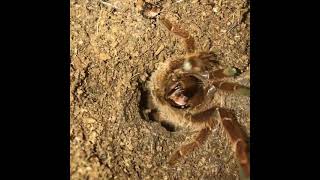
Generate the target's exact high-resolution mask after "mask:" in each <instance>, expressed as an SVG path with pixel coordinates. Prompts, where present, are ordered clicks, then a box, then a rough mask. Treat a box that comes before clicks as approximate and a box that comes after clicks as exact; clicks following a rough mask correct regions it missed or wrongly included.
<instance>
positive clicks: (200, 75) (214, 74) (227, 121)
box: [145, 18, 250, 177]
mask: <svg viewBox="0 0 320 180" xmlns="http://www.w3.org/2000/svg"><path fill="white" fill-rule="evenodd" d="M160 21H161V22H162V23H163V24H164V25H165V27H166V28H167V29H169V30H170V31H171V32H173V33H174V34H176V35H178V36H180V37H182V38H183V39H184V42H185V45H186V49H187V53H186V55H185V56H184V57H180V58H176V59H172V60H166V61H165V62H163V63H162V64H160V65H159V67H158V68H157V70H156V71H155V72H154V73H153V74H152V76H151V77H150V81H149V82H148V84H147V85H148V89H149V91H150V96H149V98H151V100H150V102H149V103H150V104H149V109H148V110H146V111H145V113H148V115H149V117H150V116H151V117H153V118H154V119H156V120H158V121H160V122H161V123H164V124H170V125H173V126H175V127H182V128H190V129H191V130H192V131H195V132H197V134H196V136H195V138H194V140H193V141H192V142H189V143H187V144H185V145H182V146H181V147H180V148H179V149H178V150H177V151H176V152H174V153H173V154H172V155H171V157H170V158H169V164H170V165H174V164H175V163H177V161H178V160H179V159H181V158H182V157H183V156H186V155H188V154H189V153H191V152H192V151H193V150H194V149H195V148H197V147H199V146H200V145H201V144H203V143H204V142H205V141H206V139H207V138H208V136H209V135H210V132H211V130H212V129H213V128H214V126H215V125H217V123H221V124H222V126H223V128H224V131H225V132H226V133H227V134H228V137H229V139H230V142H231V144H232V147H233V151H234V152H235V156H236V158H237V159H238V160H239V163H240V167H241V169H242V172H244V174H245V175H246V177H249V174H250V162H249V161H250V159H249V144H248V137H247V136H246V134H245V133H244V131H243V130H242V129H241V128H240V125H239V124H238V123H237V121H236V119H235V116H234V115H233V113H232V111H231V110H228V109H225V108H220V107H218V106H215V105H212V99H213V97H214V95H215V92H216V91H218V90H221V91H224V92H238V93H240V94H243V95H247V96H249V94H250V89H249V88H248V87H245V86H242V85H240V84H236V83H231V82H226V81H225V80H226V79H227V78H228V77H234V76H235V75H236V74H237V70H236V69H235V68H231V67H228V68H219V65H218V62H217V61H216V58H215V56H214V54H213V53H210V52H195V43H194V39H193V37H191V36H190V35H189V33H188V32H187V31H185V30H183V29H182V28H180V27H179V26H178V25H175V24H172V23H171V22H170V21H169V20H167V19H165V18H161V19H160Z"/></svg>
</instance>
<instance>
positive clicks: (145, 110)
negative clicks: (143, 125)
mask: <svg viewBox="0 0 320 180" xmlns="http://www.w3.org/2000/svg"><path fill="white" fill-rule="evenodd" d="M138 86H139V89H140V93H141V95H140V102H139V113H140V116H141V118H142V119H143V120H145V121H148V122H159V121H158V120H157V117H155V113H156V112H157V110H156V109H153V108H152V107H151V102H150V101H151V98H150V92H149V91H148V89H147V87H146V86H145V84H144V83H141V82H138ZM160 125H161V126H162V127H164V128H165V129H166V130H167V131H170V132H175V131H176V128H175V127H174V126H173V125H172V124H170V123H167V122H160Z"/></svg>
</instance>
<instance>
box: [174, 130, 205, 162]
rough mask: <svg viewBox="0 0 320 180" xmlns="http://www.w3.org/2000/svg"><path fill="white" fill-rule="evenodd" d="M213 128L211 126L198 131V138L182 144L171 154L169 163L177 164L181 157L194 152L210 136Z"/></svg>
mask: <svg viewBox="0 0 320 180" xmlns="http://www.w3.org/2000/svg"><path fill="white" fill-rule="evenodd" d="M210 132H211V130H210V128H205V129H202V130H200V131H199V132H198V134H197V136H196V138H195V139H194V140H193V141H192V142H191V143H188V144H185V145H182V146H181V147H180V148H179V149H178V150H177V151H176V152H174V153H173V155H171V157H170V158H169V165H170V166H173V165H175V164H176V163H177V162H178V161H179V160H180V159H181V158H183V157H184V156H187V155H188V154H190V153H191V152H193V151H194V150H195V149H196V148H198V147H199V146H201V145H202V144H203V143H204V142H205V141H206V140H207V138H208V135H209V134H210Z"/></svg>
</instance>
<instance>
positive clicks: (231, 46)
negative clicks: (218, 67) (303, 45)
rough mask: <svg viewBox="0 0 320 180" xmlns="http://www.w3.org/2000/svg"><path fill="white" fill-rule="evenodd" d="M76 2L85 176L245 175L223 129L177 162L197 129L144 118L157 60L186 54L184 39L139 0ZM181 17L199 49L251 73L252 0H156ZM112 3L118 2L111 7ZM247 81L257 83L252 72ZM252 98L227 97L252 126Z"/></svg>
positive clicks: (75, 98)
mask: <svg viewBox="0 0 320 180" xmlns="http://www.w3.org/2000/svg"><path fill="white" fill-rule="evenodd" d="M102 2H104V1H100V0H91V1H89V0H71V2H70V5H71V19H70V23H71V24H70V28H71V35H70V41H71V49H70V53H71V55H70V56H71V65H70V69H71V74H70V78H71V85H70V87H71V92H70V98H71V102H70V108H71V109H70V111H71V113H70V116H71V117H70V118H71V119H70V134H71V137H70V164H71V169H70V170H71V178H72V179H74V180H76V179H239V175H238V168H239V167H238V165H237V162H236V160H235V159H234V156H233V153H232V151H231V147H230V145H229V144H228V139H227V137H226V135H225V134H224V132H223V130H222V129H221V127H217V128H216V130H215V131H214V132H213V134H212V136H211V137H210V138H209V140H208V142H207V143H206V144H205V145H204V146H203V147H202V148H201V149H198V150H197V151H195V152H193V153H192V154H191V155H190V156H188V157H187V158H186V159H184V160H183V161H181V162H180V163H179V164H178V165H177V166H176V167H173V168H170V167H168V165H167V164H166V162H167V158H168V156H169V155H170V154H171V153H172V152H173V151H174V150H176V148H178V147H179V146H180V145H181V143H182V142H184V140H185V139H187V138H189V137H190V133H188V132H184V131H181V132H169V131H167V130H166V129H165V128H163V127H162V126H161V125H160V124H158V123H156V122H149V121H146V120H144V119H143V118H142V116H141V115H140V100H141V99H140V98H141V92H142V87H143V86H144V84H145V82H146V81H147V80H148V77H149V76H150V74H151V73H152V72H153V71H154V70H155V69H156V68H157V64H158V63H159V62H162V61H164V60H166V59H170V58H172V57H177V56H181V55H183V54H184V48H183V44H182V43H181V39H180V38H178V37H176V36H174V35H173V34H171V33H170V32H168V30H167V29H166V28H165V27H164V26H163V25H162V24H161V23H160V22H159V20H158V17H157V18H155V19H147V18H144V17H143V16H141V15H140V14H139V13H138V12H137V9H136V7H135V1H129V0H121V1H120V0H109V1H105V2H107V3H109V4H107V3H102ZM148 2H151V3H159V5H161V6H162V8H163V9H162V10H161V12H160V16H165V17H166V18H168V19H169V20H171V21H172V22H177V23H180V24H181V26H182V27H184V28H185V29H186V30H188V31H189V32H190V33H191V34H192V35H193V36H194V38H195V40H196V43H197V47H198V50H205V51H213V52H215V53H216V54H217V55H218V58H219V60H220V62H221V64H224V65H227V66H235V67H237V68H239V69H240V70H242V72H244V73H248V72H249V71H248V70H249V64H250V60H249V51H250V42H249V39H250V36H249V31H250V29H249V28H250V22H249V21H250V13H249V8H250V7H249V4H248V2H247V0H223V1H222V0H189V1H187V0H180V1H173V0H172V1H170V0H163V1H161V0H160V1H159V0H149V1H148ZM112 6H113V7H112ZM243 77H244V78H242V80H241V81H240V82H241V83H243V84H245V85H249V78H248V76H246V77H245V76H244V75H243ZM249 101H250V98H248V97H239V96H236V95H228V96H226V97H225V98H224V99H223V106H225V107H228V108H231V109H233V110H235V112H236V115H237V117H238V121H239V122H240V123H241V124H242V125H243V126H245V127H246V128H247V131H248V133H250V132H249V125H250V114H249V112H250V107H249Z"/></svg>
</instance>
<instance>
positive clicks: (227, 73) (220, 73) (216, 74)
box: [209, 67, 238, 79]
mask: <svg viewBox="0 0 320 180" xmlns="http://www.w3.org/2000/svg"><path fill="white" fill-rule="evenodd" d="M237 74H238V70H237V69H236V68H233V67H227V68H225V69H218V70H215V71H212V72H210V73H209V78H210V79H213V78H215V79H222V78H227V77H233V76H236V75H237Z"/></svg>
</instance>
